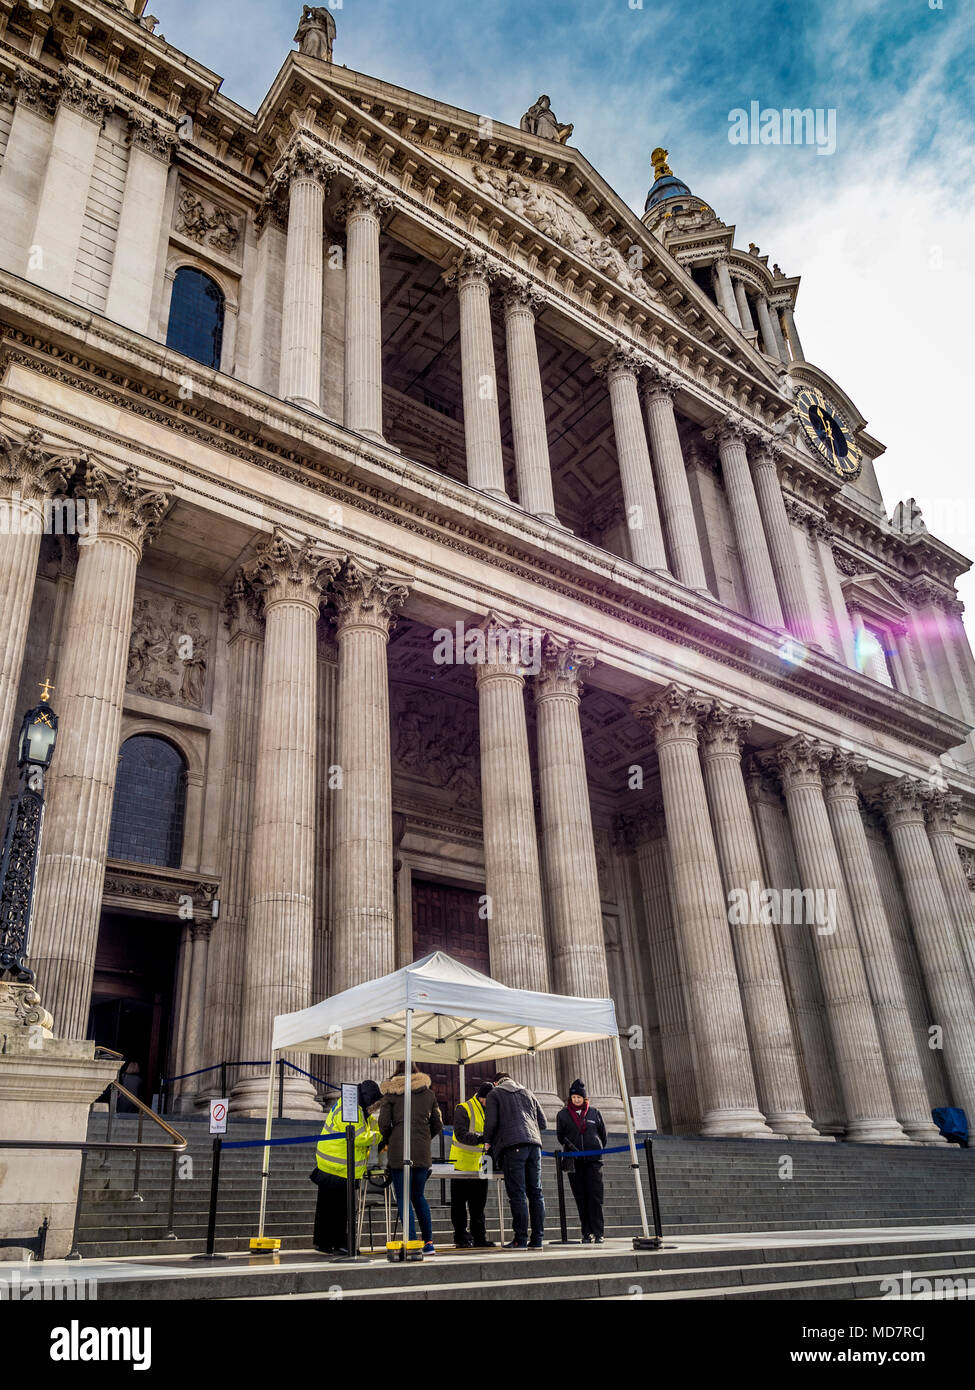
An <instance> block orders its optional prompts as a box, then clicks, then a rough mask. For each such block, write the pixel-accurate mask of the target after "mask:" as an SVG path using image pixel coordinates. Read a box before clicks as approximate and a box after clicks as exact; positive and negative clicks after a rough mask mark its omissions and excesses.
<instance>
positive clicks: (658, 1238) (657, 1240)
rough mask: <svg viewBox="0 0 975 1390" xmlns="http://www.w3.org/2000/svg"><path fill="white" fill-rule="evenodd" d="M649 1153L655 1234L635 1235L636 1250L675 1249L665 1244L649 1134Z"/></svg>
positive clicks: (646, 1139)
mask: <svg viewBox="0 0 975 1390" xmlns="http://www.w3.org/2000/svg"><path fill="white" fill-rule="evenodd" d="M643 1147H644V1150H645V1151H646V1155H647V1172H648V1173H649V1175H650V1206H651V1209H652V1211H653V1235H652V1236H634V1237H633V1249H634V1250H673V1249H674V1248H675V1247H674V1246H672V1245H665V1244H664V1229H663V1225H662V1223H661V1220H660V1195H659V1193H658V1192H657V1170H656V1168H655V1167H654V1162H653V1140H652V1139H651V1138H650V1135H649V1134H648V1135H647V1136H646V1138H645V1139H644V1141H643Z"/></svg>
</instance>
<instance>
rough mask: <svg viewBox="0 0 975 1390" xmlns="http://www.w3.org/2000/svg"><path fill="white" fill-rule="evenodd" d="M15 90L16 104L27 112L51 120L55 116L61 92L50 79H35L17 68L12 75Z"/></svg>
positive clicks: (24, 69) (25, 71)
mask: <svg viewBox="0 0 975 1390" xmlns="http://www.w3.org/2000/svg"><path fill="white" fill-rule="evenodd" d="M14 86H15V87H16V88H17V104H18V106H25V107H26V108H27V109H28V110H29V111H36V112H37V114H38V115H40V116H47V118H48V119H49V120H52V119H53V118H54V117H55V116H56V115H57V109H58V102H59V100H60V96H61V91H60V87H59V86H58V83H57V82H56V81H55V80H54V79H53V78H50V77H35V76H34V74H33V73H32V72H28V70H27V69H26V68H18V69H17V71H16V73H15V74H14Z"/></svg>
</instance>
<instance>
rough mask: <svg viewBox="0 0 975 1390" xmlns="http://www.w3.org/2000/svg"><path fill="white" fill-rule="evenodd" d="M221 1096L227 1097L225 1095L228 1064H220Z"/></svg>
mask: <svg viewBox="0 0 975 1390" xmlns="http://www.w3.org/2000/svg"><path fill="white" fill-rule="evenodd" d="M220 1094H221V1095H222V1096H225V1095H226V1094H227V1063H226V1062H221V1063H220Z"/></svg>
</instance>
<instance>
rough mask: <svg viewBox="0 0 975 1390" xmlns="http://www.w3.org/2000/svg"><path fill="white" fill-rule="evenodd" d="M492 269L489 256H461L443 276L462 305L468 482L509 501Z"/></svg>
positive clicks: (474, 254) (461, 328) (462, 357)
mask: <svg viewBox="0 0 975 1390" xmlns="http://www.w3.org/2000/svg"><path fill="white" fill-rule="evenodd" d="M493 273H494V272H493V269H492V268H491V267H490V266H489V265H488V260H487V257H486V256H484V255H482V254H480V253H478V252H473V251H465V252H464V254H463V255H462V256H461V257H460V258H459V260H458V263H457V269H456V270H454V271H452V272H451V274H450V275H448V276H447V283H448V284H449V285H452V284H456V285H457V293H458V300H459V304H460V358H461V374H462V376H463V389H464V439H465V442H466V445H467V481H468V482H469V483H470V485H471V487H476V488H478V489H479V490H480V491H481V492H486V493H489V494H490V496H492V497H500V498H501V499H502V500H504V501H507V500H508V494H507V493H506V492H505V487H504V459H503V457H502V454H501V416H500V414H499V412H498V374H497V370H496V368H495V363H494V335H493V333H492V331H491V285H490V279H491V276H492V274H493Z"/></svg>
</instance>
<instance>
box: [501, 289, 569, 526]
mask: <svg viewBox="0 0 975 1390" xmlns="http://www.w3.org/2000/svg"><path fill="white" fill-rule="evenodd" d="M540 302H541V300H540V296H539V294H538V292H537V291H536V290H535V289H534V287H533V286H531V285H527V284H512V285H509V287H508V289H507V290H505V294H504V332H505V341H506V343H507V349H508V390H509V392H510V397H511V433H512V436H513V438H514V445H515V469H516V471H517V474H518V501H519V502H520V503H521V505H522V506H523V507H524V509H525V511H526V512H531V513H532V515H533V516H537V517H538V518H539V519H540V520H542V521H548V522H551V524H552V525H553V526H557V525H558V524H559V519H558V517H557V516H556V515H555V498H554V496H553V493H552V465H551V462H550V460H549V454H548V430H547V426H546V424H545V398H544V396H543V394H542V378H541V373H540V372H539V369H538V344H537V342H536V340H535V314H536V312H537V309H538V305H539V303H540Z"/></svg>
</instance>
